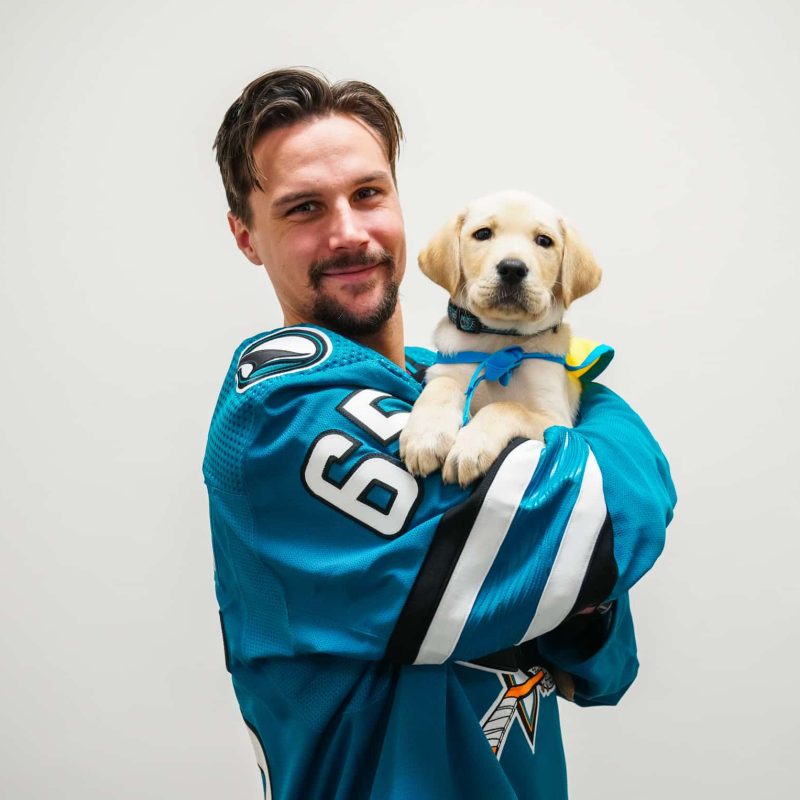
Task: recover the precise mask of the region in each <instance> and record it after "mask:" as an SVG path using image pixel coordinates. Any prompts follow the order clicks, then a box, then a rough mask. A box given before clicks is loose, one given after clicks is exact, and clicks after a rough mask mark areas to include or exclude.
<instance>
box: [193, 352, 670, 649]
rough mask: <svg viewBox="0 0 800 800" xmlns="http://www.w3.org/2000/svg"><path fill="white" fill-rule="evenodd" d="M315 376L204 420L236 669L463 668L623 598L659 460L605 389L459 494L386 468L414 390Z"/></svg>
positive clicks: (659, 484)
mask: <svg viewBox="0 0 800 800" xmlns="http://www.w3.org/2000/svg"><path fill="white" fill-rule="evenodd" d="M362 366H363V365H362ZM362 372H364V373H365V374H366V376H367V379H369V377H370V375H369V370H366V371H365V370H364V369H360V370H359V372H358V374H361V373H362ZM354 374H355V373H354ZM314 377H315V376H314V375H312V374H310V373H302V374H301V375H300V376H299V377H297V378H295V379H293V380H292V379H287V380H286V381H283V382H281V381H280V379H276V380H275V381H271V382H269V383H270V384H271V385H270V386H268V387H266V389H267V390H265V391H262V392H255V391H252V392H247V393H244V394H243V395H239V396H238V397H236V398H235V402H231V403H230V404H228V405H229V408H228V409H227V410H225V409H224V408H223V409H222V410H221V409H219V408H218V416H217V417H216V418H215V424H214V425H213V426H212V432H211V435H210V437H209V454H208V455H207V459H206V480H207V483H208V486H209V493H210V498H211V515H212V527H213V530H214V550H215V559H216V565H217V578H218V581H217V588H218V597H219V601H220V608H221V611H222V614H223V619H224V620H225V625H226V631H225V633H226V636H227V639H228V646H229V651H230V653H229V654H230V656H231V657H232V658H233V659H241V660H245V661H249V660H252V659H254V658H259V657H261V656H274V655H300V654H310V653H332V654H336V655H340V656H346V657H352V658H358V659H381V658H384V657H388V658H391V659H393V660H397V661H400V662H406V663H441V662H443V661H446V660H449V659H455V660H459V659H460V660H470V659H474V658H477V657H479V656H482V655H485V654H486V653H489V652H494V651H497V650H501V649H503V648H506V647H509V646H512V645H515V644H517V643H519V642H522V641H525V640H528V639H532V638H535V637H540V636H542V635H543V634H546V633H548V632H549V631H552V630H555V629H556V628H558V626H559V625H560V624H561V623H563V622H564V620H567V619H569V618H570V617H572V616H573V615H574V614H575V613H576V612H577V611H580V610H581V609H582V608H583V607H584V606H586V605H590V604H594V603H597V602H600V601H602V600H607V599H609V598H620V597H622V596H623V595H624V593H625V592H626V590H627V589H628V588H629V587H630V585H632V584H633V582H635V580H637V579H638V577H640V576H641V575H642V574H643V573H644V572H645V571H646V570H647V569H649V567H650V566H651V564H652V562H653V561H654V560H655V558H656V557H657V555H658V553H659V552H660V550H661V547H662V546H663V538H664V528H665V524H666V521H667V520H668V519H669V516H670V515H671V508H672V502H673V501H674V492H673V489H672V484H671V481H670V480H669V472H668V469H667V467H666V461H665V460H664V458H663V455H662V454H661V451H660V450H659V449H658V445H657V444H655V442H654V441H653V440H652V437H650V435H649V433H647V431H646V428H644V426H643V425H642V424H641V421H640V420H639V419H638V417H636V415H635V414H633V412H632V411H630V409H629V408H628V407H627V406H626V405H625V404H624V403H623V402H622V401H621V400H619V398H616V396H613V393H608V394H606V393H607V390H604V389H602V387H597V390H596V391H587V393H586V395H587V402H586V405H585V408H584V413H583V419H582V422H581V425H580V426H579V427H578V428H577V429H575V430H568V429H564V428H552V429H550V430H549V431H548V432H547V437H546V444H545V445H544V446H542V444H541V443H537V442H530V441H518V442H514V443H512V444H511V445H510V446H509V448H507V450H506V451H505V452H504V454H503V455H502V456H501V458H500V459H499V460H498V462H497V463H496V464H495V466H494V468H493V469H492V471H491V472H490V473H489V474H488V475H487V476H486V478H485V479H484V480H483V481H482V482H481V483H480V484H479V485H478V486H477V487H476V488H475V489H474V491H472V492H471V493H468V492H464V491H462V490H460V489H458V488H457V487H445V486H443V485H442V484H441V481H440V478H439V476H438V475H433V476H431V477H429V478H428V479H427V480H425V481H424V482H422V481H414V480H413V479H411V478H410V476H408V473H406V472H405V470H403V468H402V465H401V464H400V462H399V460H398V459H397V433H399V429H400V428H401V427H402V421H403V417H402V415H403V414H404V413H405V412H407V411H408V409H409V408H410V405H411V403H413V399H414V396H413V395H414V392H413V391H411V390H410V379H407V377H406V376H401V375H389V376H386V375H383V376H381V380H380V383H379V385H381V386H382V387H383V386H385V387H386V390H387V391H386V394H381V396H380V397H378V396H377V395H378V394H380V393H376V392H374V391H373V390H371V389H369V388H367V387H366V386H363V385H362V386H358V385H356V386H349V387H348V388H342V387H341V386H340V385H336V384H335V383H334V382H332V381H330V382H326V381H324V380H322V379H317V380H314ZM323 377H324V376H323ZM587 389H591V387H587ZM370 392H372V394H370ZM607 425H608V426H610V427H611V428H612V429H613V430H614V433H613V434H612V435H611V436H610V438H609V436H608V435H606V434H605V433H604V431H605V429H606V427H607ZM232 436H233V437H234V438H236V437H238V444H237V445H236V447H230V446H229V445H230V440H231V437H232ZM595 451H596V452H595ZM626 497H628V498H630V497H634V498H636V503H637V504H638V507H637V508H636V509H635V510H634V509H632V508H629V507H628V505H627V503H626V500H625V498H626ZM609 512H610V513H609Z"/></svg>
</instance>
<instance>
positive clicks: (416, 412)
mask: <svg viewBox="0 0 800 800" xmlns="http://www.w3.org/2000/svg"><path fill="white" fill-rule="evenodd" d="M460 427H461V418H460V417H459V414H458V411H457V410H453V409H452V408H446V407H445V408H426V409H422V408H420V409H413V410H412V412H411V416H410V417H409V418H408V422H407V423H406V426H405V428H403V432H402V433H401V434H400V458H402V459H403V461H404V462H405V465H406V468H407V469H408V471H409V472H410V473H411V474H412V475H420V476H421V477H423V478H424V477H425V476H426V475H430V474H431V473H432V472H435V471H436V470H437V469H439V468H440V467H441V466H442V464H444V462H445V459H446V458H447V454H448V453H449V452H450V449H451V448H452V447H453V444H454V442H455V441H456V436H457V435H458V429H459V428H460Z"/></svg>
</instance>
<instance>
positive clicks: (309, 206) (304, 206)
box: [286, 200, 315, 217]
mask: <svg viewBox="0 0 800 800" xmlns="http://www.w3.org/2000/svg"><path fill="white" fill-rule="evenodd" d="M314 206H315V204H314V203H312V202H311V201H310V200H309V201H308V202H307V203H300V205H299V206H294V207H293V208H290V209H289V210H288V211H287V212H286V216H287V217H288V216H289V215H291V214H308V213H309V212H311V211H313V210H314Z"/></svg>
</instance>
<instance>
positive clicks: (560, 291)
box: [400, 192, 601, 486]
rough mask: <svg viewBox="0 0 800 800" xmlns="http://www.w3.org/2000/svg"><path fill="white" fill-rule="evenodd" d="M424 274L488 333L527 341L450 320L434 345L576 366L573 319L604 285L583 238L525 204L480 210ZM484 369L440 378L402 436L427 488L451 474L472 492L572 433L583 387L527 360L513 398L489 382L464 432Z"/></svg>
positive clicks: (439, 373) (433, 378) (545, 208)
mask: <svg viewBox="0 0 800 800" xmlns="http://www.w3.org/2000/svg"><path fill="white" fill-rule="evenodd" d="M484 229H488V231H490V234H491V235H490V236H489V237H487V235H486V230H484ZM477 232H480V233H479V234H478V237H476V236H475V234H476V233H477ZM484 237H486V238H484ZM509 259H511V261H509ZM419 264H420V267H421V268H422V271H423V272H424V273H425V274H426V275H427V276H428V277H429V278H431V279H432V280H433V281H435V282H436V283H438V284H439V285H440V286H443V287H444V288H445V289H447V291H448V292H449V293H450V296H451V298H452V299H453V302H454V303H455V304H456V305H457V306H460V307H461V308H466V309H467V310H468V311H470V312H472V313H473V314H475V315H476V316H477V317H478V318H479V319H480V320H481V322H483V324H484V325H487V326H489V327H492V328H499V329H509V328H511V329H514V330H516V331H518V332H519V334H520V335H519V336H517V335H514V336H509V335H502V334H492V333H479V334H474V333H465V332H463V331H460V330H458V328H456V326H455V325H454V324H453V323H452V322H451V321H450V320H449V319H448V318H447V317H445V318H444V319H443V320H442V321H441V322H440V323H439V325H438V326H437V328H436V331H435V333H434V343H435V345H436V347H437V349H438V350H439V351H440V352H442V353H448V354H449V353H455V352H458V351H461V350H479V351H483V352H487V353H491V352H494V351H496V350H500V349H502V348H504V347H511V346H513V345H519V346H521V347H522V348H523V349H524V350H525V351H527V352H542V353H551V354H553V355H562V356H563V355H566V352H567V350H568V348H569V342H570V336H571V333H570V329H569V327H568V326H567V325H565V324H563V323H562V317H563V314H564V310H565V309H566V308H567V307H568V306H569V305H570V304H571V303H572V302H573V301H574V300H576V299H577V298H578V297H581V296H582V295H585V294H588V293H589V292H591V291H592V290H593V289H594V288H595V287H596V286H597V285H598V284H599V282H600V277H601V270H600V268H599V267H598V266H597V264H596V263H595V260H594V258H593V256H592V254H591V253H590V252H589V250H588V249H587V248H586V246H585V245H584V244H583V242H582V241H581V239H580V238H579V237H578V235H577V233H576V232H575V230H574V229H573V228H572V227H571V226H570V225H569V224H567V222H566V221H565V220H564V219H563V217H561V216H560V215H559V214H558V213H557V212H556V211H555V210H554V209H553V208H551V207H550V206H549V205H547V204H546V203H544V202H542V201H541V200H539V199H537V198H535V197H533V196H532V195H529V194H527V193H524V192H498V193H496V194H492V195H488V196H486V197H482V198H480V199H478V200H476V201H474V202H473V203H470V204H469V206H467V208H466V209H464V210H463V211H462V212H461V213H460V214H458V215H457V216H456V217H455V218H454V219H452V220H451V221H450V222H449V223H448V224H447V225H445V227H444V228H442V229H441V230H440V231H439V233H437V234H436V235H435V236H434V237H433V239H432V240H431V242H430V243H429V244H428V246H427V247H426V248H425V249H424V250H423V251H422V252H421V253H420V255H419ZM504 264H505V265H506V266H505V267H504V266H503V265H504ZM509 264H511V265H513V266H512V267H511V273H513V277H512V276H510V274H509V267H508V265H509ZM556 326H557V329H556V330H555V332H554V331H553V328H554V327H556ZM476 367H477V364H436V365H434V366H432V367H430V368H429V369H428V372H427V384H426V386H425V389H424V390H423V392H422V394H421V396H420V398H419V399H418V400H417V402H416V404H415V405H414V408H413V410H412V412H411V416H410V418H409V421H408V423H407V424H406V426H405V429H404V430H403V432H402V434H401V436H400V454H401V457H402V458H403V460H404V461H405V463H406V466H407V467H408V469H409V470H410V471H411V472H412V473H414V474H416V475H423V476H424V475H428V474H429V473H431V472H433V471H434V470H436V469H439V468H440V467H441V468H442V478H443V480H444V481H445V482H446V483H455V482H456V481H457V482H458V483H459V484H461V485H462V486H467V485H468V484H470V483H472V482H473V481H474V480H475V479H476V478H478V477H479V476H481V475H483V474H485V473H486V471H487V470H488V469H489V467H490V466H491V464H492V462H493V461H494V460H495V459H496V458H497V456H498V455H499V454H500V452H501V451H502V450H503V448H504V447H505V446H506V445H507V444H508V443H509V442H510V441H511V440H512V439H513V438H515V437H517V436H523V437H525V438H528V439H540V440H541V439H543V438H544V430H545V428H547V427H549V426H550V425H564V426H568V427H571V426H572V424H573V422H574V420H575V416H576V414H577V411H578V405H579V402H580V384H579V382H578V381H577V380H576V379H575V378H573V377H570V376H569V374H568V372H567V370H566V369H564V367H563V366H561V365H560V364H556V363H553V362H549V361H543V360H539V359H526V360H525V361H523V362H522V364H520V365H519V366H518V367H517V369H516V370H515V371H514V374H513V375H512V377H511V381H510V383H509V385H508V386H506V387H503V386H501V385H500V384H498V383H490V382H488V381H483V382H482V383H481V384H480V385H479V386H478V388H477V390H476V391H475V394H474V396H473V399H472V403H471V406H470V410H471V413H472V415H473V417H472V420H471V421H470V423H469V424H468V425H467V426H465V427H463V428H462V427H461V421H462V415H463V411H464V401H465V397H464V392H465V390H466V388H467V385H468V384H469V381H470V378H471V377H472V375H473V373H474V372H475V369H476Z"/></svg>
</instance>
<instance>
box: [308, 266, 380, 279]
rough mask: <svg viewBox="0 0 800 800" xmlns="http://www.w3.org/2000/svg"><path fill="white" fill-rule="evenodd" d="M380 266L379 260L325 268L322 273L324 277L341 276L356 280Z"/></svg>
mask: <svg viewBox="0 0 800 800" xmlns="http://www.w3.org/2000/svg"><path fill="white" fill-rule="evenodd" d="M379 266H380V262H376V263H375V264H367V265H366V266H365V265H364V264H353V265H352V266H349V267H339V268H337V269H329V270H325V271H324V272H323V273H322V274H323V275H324V276H325V277H326V278H341V279H342V280H358V279H359V278H361V277H365V276H366V275H368V274H370V273H371V272H372V271H373V270H375V269H376V268H377V267H379Z"/></svg>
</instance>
